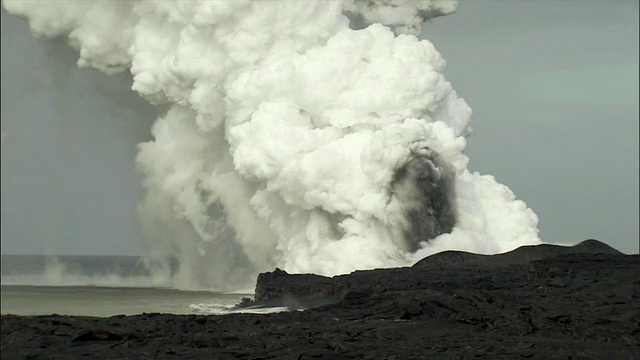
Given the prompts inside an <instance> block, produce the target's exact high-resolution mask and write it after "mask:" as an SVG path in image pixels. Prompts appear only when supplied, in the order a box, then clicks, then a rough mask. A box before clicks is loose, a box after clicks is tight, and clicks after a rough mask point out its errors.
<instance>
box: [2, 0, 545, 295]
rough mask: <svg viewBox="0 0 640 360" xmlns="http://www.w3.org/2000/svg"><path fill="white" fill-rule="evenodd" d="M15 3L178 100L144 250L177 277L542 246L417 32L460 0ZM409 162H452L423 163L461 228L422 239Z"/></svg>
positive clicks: (158, 147)
mask: <svg viewBox="0 0 640 360" xmlns="http://www.w3.org/2000/svg"><path fill="white" fill-rule="evenodd" d="M4 6H5V8H6V9H7V10H8V11H10V12H11V13H14V14H18V15H22V16H25V17H26V18H27V19H28V21H29V24H30V26H31V29H32V31H33V32H34V34H35V35H37V36H40V37H44V38H53V37H58V36H66V37H67V38H68V41H69V44H70V45H71V46H73V47H74V48H76V49H77V50H78V51H79V52H80V60H79V61H78V65H79V66H91V67H95V68H97V69H100V70H102V71H104V72H106V73H114V72H118V71H123V70H126V69H129V70H130V71H131V73H132V74H133V79H134V81H133V89H134V90H136V91H137V92H138V93H140V94H141V95H142V96H144V97H145V98H147V99H148V100H149V101H150V102H152V103H154V104H170V105H171V108H170V110H169V111H168V112H167V113H166V114H165V115H164V116H162V117H160V118H159V119H157V121H156V122H155V124H154V126H153V128H152V133H153V136H154V140H153V141H151V142H148V143H143V144H140V146H139V154H138V158H137V161H138V165H139V168H140V170H141V171H142V173H143V174H144V176H145V180H144V186H145V188H146V189H147V196H146V198H145V200H144V201H143V203H142V204H141V205H140V213H141V215H142V216H141V218H142V220H143V223H144V228H145V230H146V232H147V234H146V235H147V240H148V243H149V253H148V256H147V258H148V261H149V263H150V264H151V265H155V266H157V267H158V270H162V269H163V268H169V266H163V264H165V265H166V264H168V260H169V259H172V258H173V259H174V261H175V260H178V263H179V271H178V272H177V274H176V276H175V278H174V281H175V283H174V285H175V286H179V287H206V288H216V289H229V288H239V287H246V284H247V283H250V282H251V281H253V280H254V276H255V274H256V273H257V272H259V271H266V270H271V269H273V268H274V267H275V266H278V267H281V268H284V269H285V270H287V271H290V272H314V273H319V274H325V275H333V274H337V273H345V272H349V271H352V270H355V269H362V268H373V267H388V266H401V265H407V264H411V263H412V262H414V261H416V260H417V259H419V258H421V257H424V256H426V255H429V254H432V253H435V252H438V251H441V250H445V249H460V250H466V251H473V252H480V253H496V252H502V251H508V250H511V249H513V248H515V247H517V246H520V245H523V244H535V243H538V242H540V240H539V239H538V235H537V234H538V230H537V221H538V220H537V217H536V215H535V214H534V213H533V212H532V211H531V210H530V209H528V208H527V206H526V205H525V204H524V203H523V202H521V201H519V200H516V199H515V196H514V195H513V193H512V192H511V191H510V190H509V189H508V188H507V187H506V186H504V185H501V184H499V183H497V182H496V181H495V179H494V178H493V177H491V176H482V175H479V174H477V173H470V172H469V171H468V170H467V162H468V159H467V157H466V156H465V155H464V154H463V151H464V148H465V146H466V141H465V136H466V135H468V134H469V132H470V128H469V120H470V116H471V109H470V108H469V106H468V105H467V104H466V103H465V101H464V100H462V99H461V98H459V97H458V96H457V94H456V92H455V91H453V90H452V87H451V84H450V83H449V82H448V81H447V80H446V79H445V78H444V76H443V71H444V69H445V65H446V64H445V61H444V60H443V58H442V56H441V55H440V54H439V53H438V52H437V51H436V50H435V48H434V46H433V44H431V43H430V42H429V41H426V40H418V39H417V38H416V37H415V36H414V35H407V34H417V33H419V32H420V29H421V26H422V23H423V22H424V20H425V19H428V18H430V17H434V16H438V15H444V14H447V13H450V12H453V11H454V10H455V9H456V6H457V4H456V3H455V2H452V1H438V0H433V1H421V2H420V1H402V0H386V1H380V2H378V3H376V4H373V3H372V2H370V1H359V0H348V1H344V2H340V1H318V2H311V1H175V2H168V1H69V2H67V1H55V2H54V1H51V2H50V1H43V2H37V1H28V2H27V1H24V2H22V1H7V0H5V2H4ZM368 24H372V25H370V26H369V25H368ZM425 154H426V155H425ZM432 154H435V155H432ZM416 156H428V157H427V158H426V159H431V156H435V157H437V159H438V161H439V162H438V164H440V165H442V166H440V165H438V164H435V162H432V161H431V160H424V161H422V162H420V164H426V165H425V166H428V167H429V166H430V169H431V170H432V172H431V175H430V176H432V177H433V178H434V179H436V180H437V179H441V178H442V176H445V175H446V174H444V172H446V171H448V172H449V173H450V178H451V182H452V187H453V188H454V193H455V196H454V197H453V198H452V199H451V201H452V208H453V209H454V210H455V219H456V221H455V225H454V226H453V229H452V230H451V231H450V233H444V234H441V235H439V236H437V237H436V238H435V239H431V240H429V241H428V242H427V241H426V240H428V239H423V240H425V241H422V242H421V243H418V244H413V245H412V244H408V243H407V242H408V240H407V236H406V234H407V232H408V231H409V230H408V229H410V228H411V226H412V225H411V224H410V220H408V219H409V217H408V212H409V210H411V209H414V208H416V206H418V205H419V204H418V203H419V201H415V200H411V199H412V198H414V197H415V196H419V194H420V190H416V189H417V188H416V185H415V182H413V183H410V186H409V187H410V188H411V189H413V190H411V189H409V190H408V191H405V190H404V187H405V185H398V184H399V183H398V182H397V181H395V180H397V179H396V177H397V174H398V171H399V170H400V169H402V168H403V167H404V166H405V165H407V164H408V163H409V162H410V161H411V160H412V159H414V158H415V157H416ZM435 157H434V158H433V159H435ZM434 161H435V160H434ZM413 164H414V165H415V164H416V163H413ZM445 169H448V170H446V171H445ZM441 172H443V173H442V174H441ZM416 176H417V175H416ZM421 181H423V180H421ZM394 183H396V185H395V186H394ZM411 184H413V185H411ZM421 191H422V193H424V192H425V190H424V189H423V190H421ZM425 196H427V198H428V194H427V195H425ZM416 204H418V205H416ZM428 210H429V211H431V212H433V210H432V209H431V208H429V209H428ZM439 233H441V232H439ZM416 249H417V251H413V250H416Z"/></svg>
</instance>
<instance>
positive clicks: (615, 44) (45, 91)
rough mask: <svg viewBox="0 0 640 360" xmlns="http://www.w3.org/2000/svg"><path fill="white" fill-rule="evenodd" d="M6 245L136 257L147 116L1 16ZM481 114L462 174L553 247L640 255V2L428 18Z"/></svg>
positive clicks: (525, 4) (548, 4)
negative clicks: (512, 206)
mask: <svg viewBox="0 0 640 360" xmlns="http://www.w3.org/2000/svg"><path fill="white" fill-rule="evenodd" d="M1 26H2V31H1V36H2V62H1V64H2V73H1V76H2V99H1V100H2V107H1V111H2V126H1V127H2V129H3V132H4V133H3V139H2V165H1V166H2V219H1V226H2V253H3V254H96V255H102V254H105V255H111V254H118V255H126V254H130V255H138V254H141V253H142V251H143V249H144V242H143V240H142V236H141V232H140V230H139V228H138V225H137V220H136V217H135V207H136V204H137V202H138V201H139V200H140V199H141V196H142V191H141V189H140V185H139V183H140V177H139V175H138V174H137V173H136V171H135V161H134V158H135V153H136V149H135V146H136V144H137V143H139V142H140V141H144V140H148V139H149V128H150V124H151V123H152V121H153V119H154V118H155V117H156V114H157V113H156V110H155V109H153V108H152V107H151V106H150V105H148V104H147V103H146V102H145V101H144V100H142V99H141V98H139V97H138V96H137V95H135V94H134V93H132V92H131V91H130V90H129V86H130V79H129V78H128V76H127V75H120V76H106V75H104V74H101V73H99V72H97V71H95V70H90V69H77V68H76V66H75V61H76V59H77V55H76V54H75V53H74V51H72V50H71V49H69V48H68V47H66V46H60V44H59V43H52V42H40V41H38V40H35V39H33V38H32V37H31V35H30V33H29V29H28V26H27V24H26V22H25V21H24V20H22V19H19V18H15V17H11V16H8V15H7V14H6V12H5V11H4V9H3V10H2V19H1ZM423 36H424V37H425V38H427V39H429V40H430V41H432V42H433V43H434V44H435V46H436V48H437V49H438V50H439V51H440V52H441V53H442V54H443V56H444V57H445V59H447V63H448V68H447V70H446V72H445V76H446V77H447V78H448V79H449V80H450V81H451V82H452V83H453V87H454V89H455V90H456V91H457V92H458V94H459V95H461V96H462V97H463V98H465V100H466V101H467V102H468V103H469V104H470V105H471V107H472V108H473V111H474V115H473V120H472V127H473V128H474V132H473V134H472V135H471V137H470V138H469V139H468V149H467V155H468V156H469V157H470V159H471V162H470V165H469V168H470V170H472V171H478V172H480V173H482V174H491V175H494V176H495V177H496V178H497V180H498V181H499V182H501V183H504V184H506V185H508V186H509V187H510V188H511V189H512V190H513V191H514V193H515V194H516V196H517V197H518V198H519V199H521V200H523V201H525V202H526V203H527V204H528V205H529V206H530V207H531V208H532V209H533V210H534V211H535V212H536V213H537V214H538V216H539V218H540V226H539V227H540V230H541V233H540V235H541V238H542V240H543V241H546V242H553V243H575V242H578V241H580V240H584V239H587V238H596V239H600V240H602V241H605V242H607V243H609V244H610V245H612V246H614V247H615V248H617V249H619V250H621V251H624V252H627V253H631V252H633V253H637V252H638V221H639V220H638V218H639V213H638V206H639V205H638V203H639V201H638V183H639V180H638V163H639V160H638V150H639V149H638V144H639V140H638V96H639V95H638V62H639V60H638V2H637V1H470V2H465V1H463V2H461V4H460V6H459V9H458V12H456V13H454V14H452V15H449V16H445V17H441V18H437V19H434V20H433V21H432V22H430V23H427V24H426V26H425V31H424V34H423Z"/></svg>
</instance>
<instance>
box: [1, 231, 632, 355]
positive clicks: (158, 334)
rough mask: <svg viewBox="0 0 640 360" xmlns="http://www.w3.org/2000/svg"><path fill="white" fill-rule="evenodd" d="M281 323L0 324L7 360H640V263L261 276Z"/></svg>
mask: <svg viewBox="0 0 640 360" xmlns="http://www.w3.org/2000/svg"><path fill="white" fill-rule="evenodd" d="M275 305H286V306H289V307H290V308H298V309H303V308H308V307H314V306H317V307H314V308H311V309H307V310H305V311H290V312H283V313H273V314H262V315H259V314H229V315H224V316H219V315H218V316H215V315H214V316H185V315H182V316H181V315H168V314H143V315H137V316H115V317H110V318H93V317H78V316H58V315H52V316H12V315H5V316H2V318H1V321H2V323H1V328H2V338H1V351H2V354H1V355H2V359H75V358H91V359H102V358H108V359H130V358H140V359H150V358H154V359H179V358H183V359H185V358H196V359H237V358H242V359H317V358H325V359H424V358H434V359H469V358H479V359H517V358H535V359H640V256H639V255H624V254H622V253H620V252H618V251H616V250H614V249H612V248H611V247H609V246H607V245H605V244H603V243H601V242H598V241H595V240H588V241H585V242H582V243H580V244H578V245H576V246H573V247H561V246H553V245H539V246H529V247H522V248H519V249H516V250H514V251H512V252H509V253H506V254H500V255H493V256H484V255H476V254H470V253H464V252H444V253H440V254H437V255H434V256H431V257H428V258H425V259H423V260H422V261H420V262H418V263H417V264H415V265H414V266H413V267H410V268H398V269H377V270H370V271H357V272H354V273H352V274H349V275H343V276H337V277H334V278H325V277H321V276H316V275H289V274H287V273H285V272H284V271H281V270H276V271H274V272H271V273H266V274H261V275H260V276H259V278H258V283H257V286H256V294H255V301H246V302H244V303H243V304H241V305H240V307H252V306H275Z"/></svg>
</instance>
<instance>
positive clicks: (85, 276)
mask: <svg viewBox="0 0 640 360" xmlns="http://www.w3.org/2000/svg"><path fill="white" fill-rule="evenodd" d="M0 262H1V268H2V269H1V270H2V271H1V279H0V283H1V289H0V296H1V302H0V312H1V313H2V314H15V315H50V314H59V315H87V316H103V317H105V316H113V315H121V314H123V315H134V314H142V313H170V314H225V313H229V312H234V311H236V310H235V309H234V305H235V304H237V303H239V302H240V301H241V300H242V298H243V297H252V296H253V294H249V293H222V292H214V291H188V290H179V289H174V288H169V287H165V286H163V283H164V282H163V280H162V279H158V278H156V277H154V276H152V275H151V274H150V273H149V272H148V271H147V269H146V268H145V267H144V266H143V265H142V262H141V261H140V258H139V257H136V256H56V257H51V256H41V255H2V256H1V257H0ZM278 310H282V309H254V310H253V312H270V311H278Z"/></svg>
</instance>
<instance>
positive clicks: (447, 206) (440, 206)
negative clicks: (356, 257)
mask: <svg viewBox="0 0 640 360" xmlns="http://www.w3.org/2000/svg"><path fill="white" fill-rule="evenodd" d="M454 180H455V172H454V171H453V170H452V169H450V168H449V166H447V165H446V164H445V163H444V162H443V161H442V160H441V159H440V157H439V156H438V155H437V154H436V153H435V152H433V151H431V150H430V149H428V148H423V149H421V151H420V152H414V153H413V157H412V158H411V159H410V160H409V161H408V162H407V163H406V164H405V165H404V166H402V167H401V168H400V169H398V171H397V172H396V174H395V177H394V180H393V182H392V184H391V185H392V191H393V192H394V194H395V196H396V197H397V198H398V199H399V200H400V202H402V204H403V206H404V209H405V212H406V215H407V221H408V223H407V224H406V226H405V240H406V244H407V250H409V251H412V252H413V251H416V250H418V249H419V248H420V243H421V242H423V241H428V240H431V239H435V238H436V237H437V236H438V235H441V234H445V233H450V232H451V231H452V230H453V227H454V225H455V224H456V211H455V205H454V198H455V187H454Z"/></svg>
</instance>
